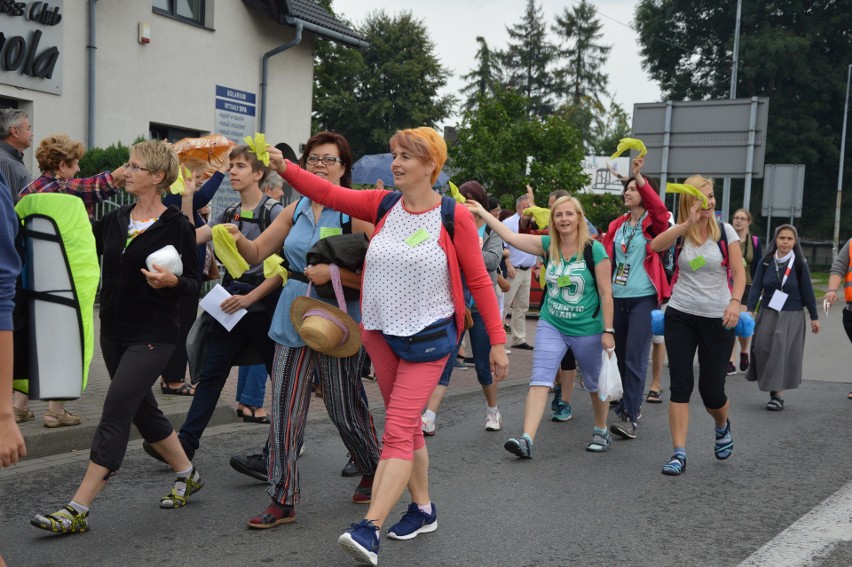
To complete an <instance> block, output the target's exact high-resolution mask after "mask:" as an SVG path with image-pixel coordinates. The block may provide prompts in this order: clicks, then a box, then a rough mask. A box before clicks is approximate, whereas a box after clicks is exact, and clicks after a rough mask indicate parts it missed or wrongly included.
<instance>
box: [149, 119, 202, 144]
mask: <svg viewBox="0 0 852 567" xmlns="http://www.w3.org/2000/svg"><path fill="white" fill-rule="evenodd" d="M148 133H149V134H150V135H151V139H152V140H168V141H169V142H177V141H178V140H180V139H181V138H198V137H199V136H201V135H202V133H201V131H199V130H189V129H187V128H180V127H179V126H169V125H168V124H157V123H155V122H151V123H150V124H148Z"/></svg>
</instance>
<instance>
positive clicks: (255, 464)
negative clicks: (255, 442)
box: [229, 453, 301, 482]
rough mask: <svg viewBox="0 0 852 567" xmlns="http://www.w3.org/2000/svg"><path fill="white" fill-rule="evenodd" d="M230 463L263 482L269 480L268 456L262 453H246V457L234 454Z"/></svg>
mask: <svg viewBox="0 0 852 567" xmlns="http://www.w3.org/2000/svg"><path fill="white" fill-rule="evenodd" d="M299 455H300V456H301V453H299ZM229 463H230V465H231V467H232V468H233V469H234V470H235V471H237V472H239V473H242V474H244V475H246V476H250V477H252V478H254V479H257V480H259V481H261V482H266V481H267V480H268V477H267V469H266V457H264V456H263V455H262V454H260V453H257V454H255V455H246V456H245V457H244V456H242V455H234V456H233V457H231V460H230V461H229Z"/></svg>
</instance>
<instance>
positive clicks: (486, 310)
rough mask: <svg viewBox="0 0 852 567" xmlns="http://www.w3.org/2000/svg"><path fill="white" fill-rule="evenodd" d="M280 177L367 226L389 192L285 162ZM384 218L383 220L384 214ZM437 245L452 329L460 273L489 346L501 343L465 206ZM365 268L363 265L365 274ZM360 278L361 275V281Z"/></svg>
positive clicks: (459, 303) (459, 320) (460, 306)
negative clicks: (349, 184)
mask: <svg viewBox="0 0 852 567" xmlns="http://www.w3.org/2000/svg"><path fill="white" fill-rule="evenodd" d="M283 177H284V179H285V180H286V181H287V182H288V183H289V184H290V185H292V186H293V187H294V188H295V189H296V190H297V191H298V192H299V193H301V194H303V195H305V196H306V197H308V198H309V199H311V200H312V201H316V202H317V203H322V205H324V206H326V207H331V208H332V209H334V210H335V211H340V212H342V213H345V214H347V215H349V216H351V217H353V218H356V219H360V220H363V221H366V222H369V223H374V222H376V215H377V214H378V210H379V204H380V203H381V201H382V198H383V197H384V196H385V195H387V194H388V193H389V191H385V190H383V189H365V190H360V191H356V190H353V189H345V188H343V187H338V186H337V185H334V184H332V183H330V182H328V181H327V180H325V179H323V178H321V177H317V176H316V175H313V174H312V173H310V172H307V171H305V170H303V169H301V168H300V167H299V166H297V165H295V164H293V163H290V162H289V161H288V162H287V171H286V172H285V173H284V174H283ZM385 218H387V215H386V216H385ZM384 221H385V219H384V218H383V219H381V220H380V221H379V224H378V225H376V230H375V233H378V232H379V231H380V230H382V225H384ZM375 233H374V234H375ZM438 245H439V246H440V247H441V248H442V249H443V250H444V253H445V254H446V255H447V268H448V269H449V272H450V285H451V287H452V290H451V291H452V295H453V303H455V310H456V313H455V316H456V327H457V328H458V330H459V335H461V333H462V330H463V329H464V309H465V304H464V292H463V288H462V280H461V274H462V273H464V276H465V280H466V281H467V287H468V289H469V290H470V292H471V294H472V295H473V299H474V301H475V302H476V307H477V309H479V312H480V313H481V314H482V319H483V320H484V321H485V328H486V329H487V331H488V337H489V338H490V339H491V344H492V345H496V344H504V343H505V342H506V332H505V331H504V330H503V324H502V321H501V320H500V311H499V308H498V306H497V296H496V294H495V293H494V286H493V284H492V283H491V278H490V277H489V276H488V272H487V271H486V270H485V264H484V262H483V261H482V252H481V251H480V249H479V233H478V231H477V229H476V224H475V223H474V221H473V215H471V214H470V211H468V210H467V209H466V208H465V207H456V212H455V236H454V238H453V239H452V240H450V235H449V234H448V233H447V231H446V229H445V228H444V225H443V223H442V224H441V234H440V236H439V237H438ZM456 251H458V253H456ZM367 269H368V268H367V267H366V266H365V271H366V270H367ZM363 277H364V276H363V273H362V275H361V278H362V280H363Z"/></svg>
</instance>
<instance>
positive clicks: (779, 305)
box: [769, 289, 790, 311]
mask: <svg viewBox="0 0 852 567" xmlns="http://www.w3.org/2000/svg"><path fill="white" fill-rule="evenodd" d="M788 297H790V296H789V295H787V294H786V293H784V292H783V291H781V290H780V289H776V290H775V293H773V294H772V299H770V300H769V308H770V309H774V310H775V311H781V309H783V308H784V304H785V303H787V298H788Z"/></svg>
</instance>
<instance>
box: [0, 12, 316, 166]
mask: <svg viewBox="0 0 852 567" xmlns="http://www.w3.org/2000/svg"><path fill="white" fill-rule="evenodd" d="M207 9H208V11H210V10H212V18H211V17H209V16H208V20H207V21H208V25H210V24H212V26H211V27H212V28H213V30H210V29H205V28H201V27H197V26H193V25H190V24H186V23H184V22H181V21H178V20H175V19H173V18H169V17H167V16H163V15H160V14H156V13H154V12H153V11H152V8H151V2H150V1H149V0H101V1H99V2H97V3H96V14H97V30H96V44H97V52H96V66H97V70H96V80H97V83H96V84H97V92H96V112H95V116H96V118H95V139H94V141H95V145H96V146H99V147H105V146H108V145H110V144H113V143H116V142H119V141H120V142H122V143H124V144H130V143H131V142H132V141H133V140H134V139H135V138H136V137H138V136H146V135H147V133H148V126H149V123H151V122H155V123H159V124H166V125H170V126H175V127H180V128H187V129H193V130H200V131H202V132H204V133H209V132H212V131H214V128H215V124H214V121H215V87H216V85H217V84H218V85H223V86H226V87H230V88H235V89H240V90H244V91H248V92H252V93H256V94H257V115H256V117H255V118H256V121H257V122H256V123H257V127H258V128H259V127H260V106H261V100H260V83H261V65H262V57H263V53H265V52H267V51H269V50H271V49H274V48H276V47H278V46H280V45H282V44H284V43H286V42H288V41H290V40H292V39H293V37H294V36H295V30H294V29H293V28H292V27H289V26H281V25H279V24H277V23H275V22H273V21H272V20H270V19H269V18H267V17H266V16H264V15H262V14H260V13H259V12H257V11H256V10H254V9H252V8H249V7H248V6H246V5H245V4H244V3H242V2H239V1H237V0H207ZM87 21H88V19H87V7H86V2H84V1H83V0H65V1H64V3H63V19H62V22H61V23H60V24H59V25H61V26H62V27H63V38H62V43H63V45H62V46H61V47H60V49H61V52H62V55H61V60H60V62H61V65H62V94H61V95H59V96H57V95H54V94H49V93H43V92H37V91H33V90H28V89H20V88H17V87H13V86H9V85H6V84H0V96H2V97H6V98H12V99H17V100H18V101H19V103H18V105H19V108H21V109H23V110H26V111H27V112H28V113H29V114H30V116H31V118H32V122H33V132H34V136H33V147H36V146H37V145H38V142H39V141H40V140H41V139H42V138H43V137H45V136H47V135H48V134H52V133H56V132H62V133H65V134H68V135H69V136H71V137H72V138H74V139H77V140H81V141H83V142H84V143H85V142H86V140H87V132H86V128H87V116H86V108H87V107H86V104H87V103H86V101H87V98H86V97H87V72H88V66H87V50H86V45H87V40H88V25H87ZM140 22H144V23H148V24H149V25H150V28H151V42H150V43H149V44H147V45H142V44H140V43H139V42H138V39H137V38H138V26H139V23H140ZM4 72H5V71H0V82H2V81H3V78H2V73H4ZM312 79H313V37H312V35H311V34H309V33H304V34H303V37H302V42H301V43H300V44H299V45H298V46H296V47H294V48H292V49H289V50H287V51H284V52H283V53H280V54H278V55H275V56H274V57H272V58H271V59H270V61H269V84H268V87H267V96H268V99H269V103H268V105H267V120H266V132H265V133H266V139H267V140H269V141H270V142H271V143H273V144H274V143H279V142H286V143H288V144H289V145H290V146H291V147H293V148H295V149H298V147H299V144H301V143H304V142H305V141H306V140H307V139H308V137H309V136H310V122H311V120H310V113H311V95H312ZM25 163H26V164H27V166H28V167H29V168H30V170H31V171H32V172H33V175H34V176H35V175H37V174H38V166H37V164H36V162H35V159H34V158H33V148H31V149H30V150H29V151H27V152H26V155H25Z"/></svg>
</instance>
